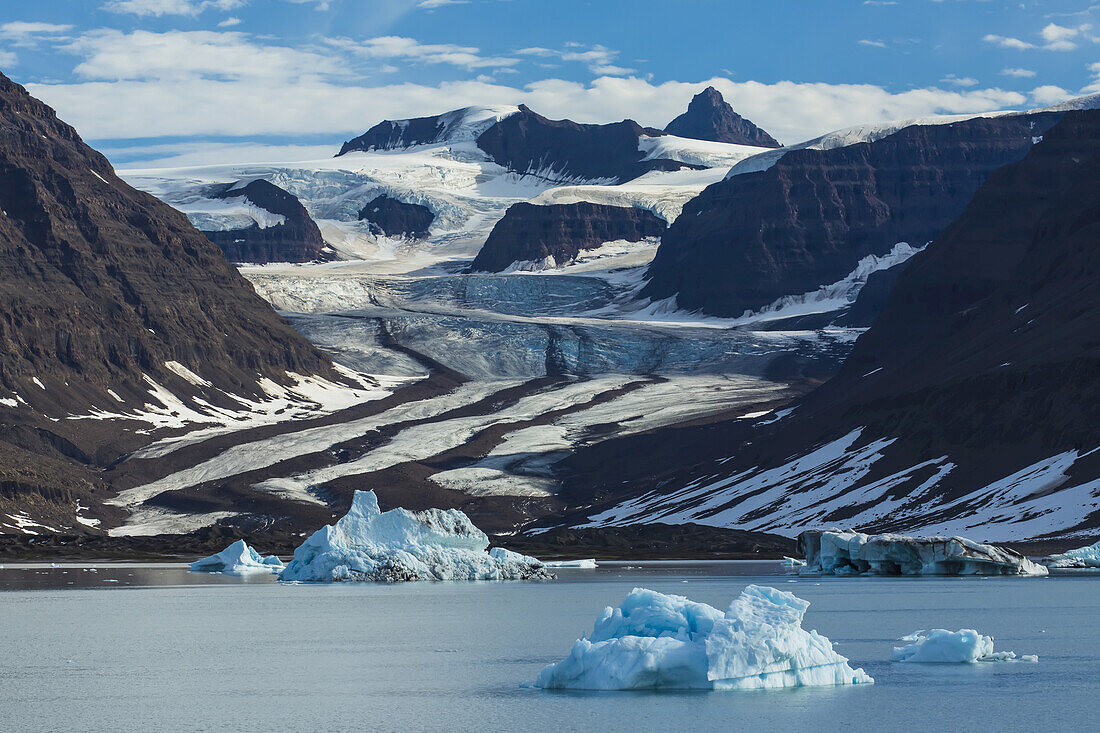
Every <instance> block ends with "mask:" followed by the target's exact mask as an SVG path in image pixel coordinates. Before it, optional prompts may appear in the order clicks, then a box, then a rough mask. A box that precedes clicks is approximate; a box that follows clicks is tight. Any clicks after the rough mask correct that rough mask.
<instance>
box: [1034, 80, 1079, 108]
mask: <svg viewBox="0 0 1100 733" xmlns="http://www.w3.org/2000/svg"><path fill="white" fill-rule="evenodd" d="M1028 96H1029V97H1030V98H1031V102H1032V104H1035V105H1038V106H1040V107H1046V106H1048V105H1051V104H1058V103H1059V102H1064V101H1066V100H1067V99H1071V98H1072V97H1073V96H1074V95H1073V93H1072V92H1070V91H1068V90H1066V89H1063V88H1062V87H1056V86H1054V85H1053V84H1045V85H1043V86H1039V87H1035V88H1034V89H1032V90H1031V92H1030V93H1029V94H1028Z"/></svg>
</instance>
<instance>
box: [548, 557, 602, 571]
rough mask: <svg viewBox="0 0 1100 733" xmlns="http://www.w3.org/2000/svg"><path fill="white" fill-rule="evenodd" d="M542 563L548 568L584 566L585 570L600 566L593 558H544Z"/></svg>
mask: <svg viewBox="0 0 1100 733" xmlns="http://www.w3.org/2000/svg"><path fill="white" fill-rule="evenodd" d="M542 564H543V565H545V566H546V567H548V568H582V569H584V570H595V569H596V568H597V567H599V566H598V565H596V561H595V560H594V559H592V558H589V559H587V560H543V561H542Z"/></svg>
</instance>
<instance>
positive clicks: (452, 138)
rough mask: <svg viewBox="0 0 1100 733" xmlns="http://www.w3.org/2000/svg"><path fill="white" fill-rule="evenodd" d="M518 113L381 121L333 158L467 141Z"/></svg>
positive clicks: (486, 111)
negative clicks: (369, 151)
mask: <svg viewBox="0 0 1100 733" xmlns="http://www.w3.org/2000/svg"><path fill="white" fill-rule="evenodd" d="M517 112H519V108H518V107H511V106H507V105H498V106H492V107H463V108H462V109H456V110H451V111H450V112H444V113H443V114H440V115H432V116H431V117H416V118H413V119H408V120H383V121H382V122H379V123H378V124H377V125H375V126H374V127H372V128H370V129H369V130H367V131H366V132H365V133H363V134H362V135H360V136H359V137H357V138H355V139H353V140H349V141H348V142H346V143H344V146H343V147H342V148H340V152H339V153H337V157H339V156H340V155H345V154H347V153H352V152H355V151H367V150H403V149H405V148H410V147H413V146H416V145H435V144H439V143H446V142H470V141H473V140H476V139H477V138H478V136H479V135H481V133H483V132H485V131H486V130H488V129H489V128H490V127H492V126H493V125H495V124H496V123H498V122H500V121H501V120H503V119H505V118H507V117H510V116H511V115H514V114H516V113H517Z"/></svg>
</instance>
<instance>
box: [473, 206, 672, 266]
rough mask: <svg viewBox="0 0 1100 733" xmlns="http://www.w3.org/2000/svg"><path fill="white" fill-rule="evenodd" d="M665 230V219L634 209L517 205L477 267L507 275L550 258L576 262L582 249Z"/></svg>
mask: <svg viewBox="0 0 1100 733" xmlns="http://www.w3.org/2000/svg"><path fill="white" fill-rule="evenodd" d="M664 231H665V222H664V220H663V219H661V218H659V217H657V216H656V215H655V214H653V212H651V211H646V210H644V209H638V208H635V207H632V206H605V205H603V204H590V203H587V202H578V203H574V204H554V205H551V206H538V205H535V204H529V203H518V204H512V205H511V206H510V207H508V211H507V212H506V213H505V215H504V218H503V219H501V220H500V221H499V222H497V224H496V226H495V227H493V231H492V233H491V234H490V235H489V239H488V240H486V242H485V245H484V246H483V247H482V248H481V251H480V252H478V254H477V257H476V258H475V259H474V262H473V265H472V268H473V270H475V271H478V272H501V271H502V270H505V269H507V267H508V266H509V265H511V264H512V263H513V262H539V261H542V260H545V259H546V258H547V257H553V258H554V262H555V263H556V264H558V265H563V264H566V263H568V262H571V261H573V260H574V259H575V258H576V257H577V255H578V254H579V253H580V252H581V250H585V249H594V248H596V247H599V246H600V245H601V244H603V243H604V242H612V241H615V240H621V239H625V240H627V241H629V242H639V241H641V240H643V239H645V238H646V237H659V236H661V234H663V233H664Z"/></svg>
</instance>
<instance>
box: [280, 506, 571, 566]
mask: <svg viewBox="0 0 1100 733" xmlns="http://www.w3.org/2000/svg"><path fill="white" fill-rule="evenodd" d="M488 547H489V538H488V537H487V536H486V535H485V533H484V532H482V531H481V530H480V529H478V528H477V527H475V526H474V524H473V522H471V521H470V518H469V517H467V516H466V515H465V514H463V513H462V512H460V511H458V510H457V509H446V510H444V509H426V510H424V511H420V512H410V511H409V510H407V509H402V508H397V509H391V510H389V511H387V512H383V511H382V510H381V509H380V508H379V506H378V497H377V496H375V494H374V492H373V491H356V492H355V496H354V498H353V499H352V504H351V509H350V510H349V511H348V513H347V514H346V515H345V516H344V517H342V518H341V519H339V520H338V521H337V522H336V524H330V525H326V526H324V527H322V528H321V529H319V530H317V531H316V532H314V533H313V535H311V536H310V537H309V538H308V539H306V541H305V542H303V543H302V544H301V545H300V546H299V547H298V549H296V550H295V551H294V559H293V560H291V562H290V563H289V564H288V565H287V566H286V569H285V570H283V572H282V573H281V574H280V575H279V580H282V581H307V582H308V581H312V582H333V581H374V582H401V581H411V580H550V579H552V578H553V577H554V576H553V574H552V573H550V571H549V570H547V569H546V568H545V566H544V565H543V564H542V563H541V562H539V561H538V560H536V559H535V558H533V557H529V556H527V555H521V554H519V553H516V552H511V551H510V550H505V549H503V548H500V547H494V548H493V549H491V550H489V551H488V552H486V550H487V549H488Z"/></svg>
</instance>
